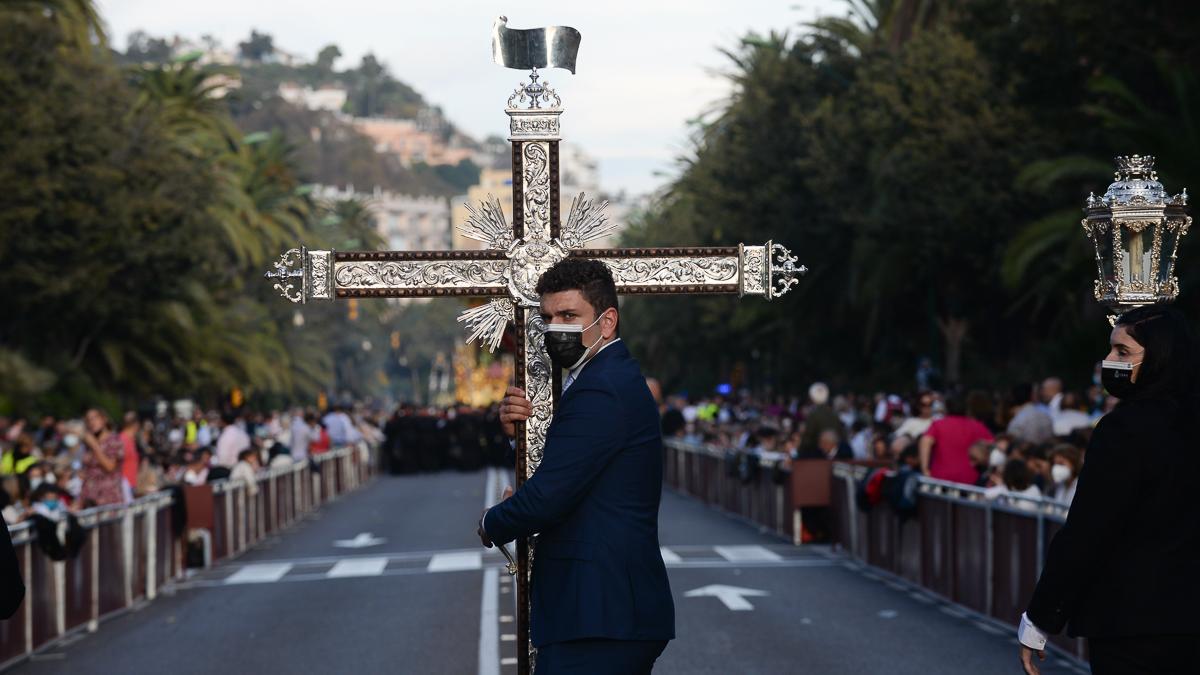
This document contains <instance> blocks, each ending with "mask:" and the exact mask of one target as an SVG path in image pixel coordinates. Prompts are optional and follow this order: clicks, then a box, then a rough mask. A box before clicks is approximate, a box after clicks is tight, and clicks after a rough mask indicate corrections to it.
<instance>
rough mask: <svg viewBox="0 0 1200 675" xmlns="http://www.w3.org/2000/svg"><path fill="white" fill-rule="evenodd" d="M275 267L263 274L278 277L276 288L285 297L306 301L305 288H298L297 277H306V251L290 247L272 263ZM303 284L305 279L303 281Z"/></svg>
mask: <svg viewBox="0 0 1200 675" xmlns="http://www.w3.org/2000/svg"><path fill="white" fill-rule="evenodd" d="M271 266H272V267H273V268H274V269H272V270H271V271H269V272H267V273H266V274H264V275H263V276H264V277H266V278H267V279H278V281H276V282H275V285H274V287H273V288H274V289H275V290H277V291H279V294H280V295H281V296H283V297H284V298H285V299H287V300H290V301H292V302H304V288H303V286H301V288H299V289H297V288H296V284H295V282H294V280H295V279H301V280H303V279H304V252H303V250H302V249H298V248H292V249H288V250H287V252H286V253H284V254H283V255H281V256H279V260H276V261H275V262H274V263H272V264H271ZM301 284H303V281H301Z"/></svg>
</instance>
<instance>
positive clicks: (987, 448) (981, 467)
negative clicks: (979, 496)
mask: <svg viewBox="0 0 1200 675" xmlns="http://www.w3.org/2000/svg"><path fill="white" fill-rule="evenodd" d="M991 454H992V444H991V442H989V441H987V440H985V439H980V440H978V441H975V442H974V443H972V444H971V447H969V448H967V456H968V457H970V458H971V466H972V467H974V468H975V471H977V472H979V478H978V479H976V480H975V485H976V487H987V485H988V479H989V478H990V477H991V473H992V472H991Z"/></svg>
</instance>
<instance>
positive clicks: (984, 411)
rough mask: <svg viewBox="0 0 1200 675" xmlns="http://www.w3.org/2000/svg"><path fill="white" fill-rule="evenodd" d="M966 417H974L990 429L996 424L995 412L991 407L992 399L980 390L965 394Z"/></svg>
mask: <svg viewBox="0 0 1200 675" xmlns="http://www.w3.org/2000/svg"><path fill="white" fill-rule="evenodd" d="M966 405H967V416H969V417H974V418H975V419H977V420H979V421H980V422H982V423H983V425H984V426H986V427H988V428H991V427H993V426H994V425H995V424H996V412H995V409H994V408H993V407H992V397H991V395H989V394H988V393H987V392H986V391H983V390H981V389H972V390H971V391H969V392H967V404H966Z"/></svg>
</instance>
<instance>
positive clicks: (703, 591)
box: [683, 584, 769, 612]
mask: <svg viewBox="0 0 1200 675" xmlns="http://www.w3.org/2000/svg"><path fill="white" fill-rule="evenodd" d="M766 595H769V594H768V593H767V592H766V591H760V590H758V589H757V588H742V587H740V586H726V585H724V584H712V585H710V586H702V587H700V588H697V589H694V590H690V591H688V592H687V593H684V594H683V597H685V598H700V597H704V596H712V597H714V598H716V599H718V600H720V601H721V602H723V603H725V607H727V608H728V609H730V610H732V611H735V612H748V611H750V610H752V609H754V605H752V604H750V602H749V601H747V600H746V598H745V596H750V597H752V598H755V597H763V596H766Z"/></svg>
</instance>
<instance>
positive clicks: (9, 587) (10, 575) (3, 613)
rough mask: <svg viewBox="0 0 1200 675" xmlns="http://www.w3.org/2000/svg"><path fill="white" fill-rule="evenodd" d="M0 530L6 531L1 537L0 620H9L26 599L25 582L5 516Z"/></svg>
mask: <svg viewBox="0 0 1200 675" xmlns="http://www.w3.org/2000/svg"><path fill="white" fill-rule="evenodd" d="M0 528H2V529H3V530H4V535H3V537H0V619H7V618H9V617H11V616H12V615H13V614H16V613H17V609H19V608H20V607H21V601H22V600H24V599H25V582H24V581H22V580H21V568H20V566H18V565H17V552H16V551H15V550H13V543H12V535H10V534H9V533H8V523H6V522H4V517H3V516H0Z"/></svg>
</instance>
